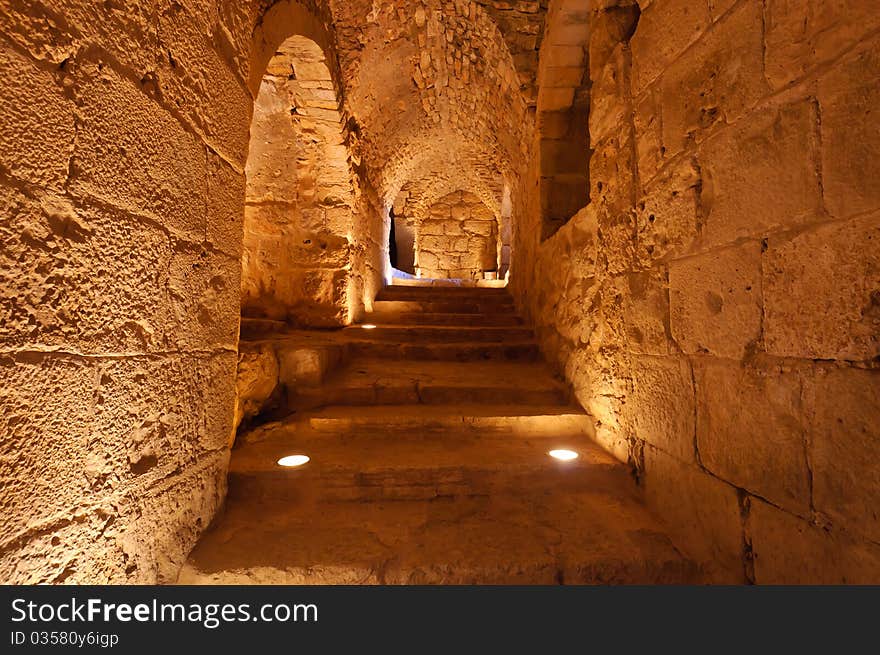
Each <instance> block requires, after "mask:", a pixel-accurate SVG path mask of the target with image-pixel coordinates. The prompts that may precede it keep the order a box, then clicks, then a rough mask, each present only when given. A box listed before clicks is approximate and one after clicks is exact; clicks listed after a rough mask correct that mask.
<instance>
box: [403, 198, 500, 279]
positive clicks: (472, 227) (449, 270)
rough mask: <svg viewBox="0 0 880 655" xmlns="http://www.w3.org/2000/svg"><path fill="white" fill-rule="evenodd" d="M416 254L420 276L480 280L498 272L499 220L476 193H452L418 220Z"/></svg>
mask: <svg viewBox="0 0 880 655" xmlns="http://www.w3.org/2000/svg"><path fill="white" fill-rule="evenodd" d="M415 253H416V255H415V256H416V266H417V269H418V271H419V272H420V274H421V277H425V278H456V279H462V280H481V279H483V271H495V270H497V269H498V220H497V219H496V218H495V216H494V214H492V211H491V210H490V209H489V208H488V207H486V205H484V204H483V202H482V201H481V200H480V199H479V198H478V197H477V196H475V195H474V194H473V193H470V192H467V191H456V192H454V193H450V194H448V195H446V196H444V197H443V198H441V199H440V200H438V201H437V202H436V203H434V205H432V206H431V208H430V209H429V210H428V213H427V214H426V215H425V216H424V217H422V218H421V219H420V220H419V221H418V223H417V227H416V238H415Z"/></svg>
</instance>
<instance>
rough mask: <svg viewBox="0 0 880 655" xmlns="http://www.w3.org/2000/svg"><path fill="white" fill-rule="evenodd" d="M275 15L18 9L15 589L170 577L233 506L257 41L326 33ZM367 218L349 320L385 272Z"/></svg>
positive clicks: (10, 124)
mask: <svg viewBox="0 0 880 655" xmlns="http://www.w3.org/2000/svg"><path fill="white" fill-rule="evenodd" d="M279 5H284V7H283V8H282V9H283V11H280V12H279V14H278V15H276V16H274V17H273V20H272V21H271V29H269V30H266V29H262V28H260V29H255V26H256V25H257V22H258V18H259V17H260V14H261V12H262V11H264V9H265V8H264V7H263V6H262V5H261V4H260V3H258V2H243V3H219V4H218V3H213V2H206V1H202V0H184V2H180V3H179V2H151V1H150V2H147V1H139V0H136V1H134V2H126V3H125V4H124V6H123V5H122V4H121V3H116V2H103V3H95V2H84V1H81V0H74V1H66V2H55V1H54V0H49V1H46V2H41V3H37V2H31V1H30V0H25V1H23V2H15V3H10V2H0V26H2V30H0V32H2V35H0V84H2V88H3V90H4V91H3V93H2V94H0V122H2V124H3V130H2V131H0V198H2V200H0V203H2V210H0V211H2V221H0V240H2V247H0V262H2V263H0V323H2V325H3V331H2V338H0V369H2V378H3V396H2V398H0V435H2V438H0V508H2V511H0V580H2V581H4V582H12V583H25V582H30V583H36V582H48V583H57V582H91V583H100V582H140V583H151V582H156V581H169V580H174V579H175V578H176V575H177V571H178V568H179V566H180V564H181V562H182V561H183V558H184V557H185V556H186V554H187V553H188V551H189V550H190V549H191V547H192V546H193V544H194V543H195V541H196V539H197V538H198V536H199V534H200V533H201V531H202V530H203V529H205V528H206V527H207V526H208V525H209V523H210V522H211V520H212V518H213V517H214V515H215V513H216V511H217V510H218V508H219V507H220V505H221V503H222V501H223V497H224V494H225V487H226V468H227V463H228V457H229V450H228V445H229V442H230V438H231V436H232V427H233V425H232V424H233V411H234V403H235V373H236V363H237V349H238V330H239V316H240V310H241V295H240V294H241V284H240V278H241V265H242V235H243V218H244V216H245V210H244V200H245V163H246V159H247V152H248V143H249V133H248V132H249V127H250V124H251V115H252V110H253V105H254V98H255V96H256V93H257V90H258V87H259V80H260V79H261V78H262V76H263V73H264V72H265V69H266V68H265V67H266V62H267V61H268V59H269V58H270V57H268V56H266V57H264V56H263V55H262V54H261V52H260V48H259V47H258V46H254V42H255V40H256V41H259V44H263V45H264V46H265V48H266V49H268V50H270V51H271V53H274V52H275V49H276V47H277V46H278V45H279V44H280V43H281V42H282V41H283V40H284V39H285V38H286V37H288V36H290V35H291V34H295V33H303V34H304V35H305V36H309V37H310V38H312V37H315V38H317V33H318V32H320V29H321V28H322V26H323V29H325V30H326V25H327V24H328V23H329V20H327V19H326V16H325V15H324V14H322V13H321V11H320V8H319V7H317V6H314V3H311V2H308V1H307V2H306V3H305V5H308V6H302V7H300V6H299V5H298V6H297V7H292V6H291V5H290V4H289V3H279ZM273 30H274V31H277V32H278V34H277V35H276V34H275V33H274V32H273ZM259 44H258V45H259ZM252 78H253V79H252ZM253 80H256V84H252V81H253ZM355 205H356V207H357V211H359V212H363V216H364V219H363V220H361V221H360V222H359V224H358V225H356V226H353V227H352V243H353V245H352V247H351V255H350V257H351V259H350V262H351V266H350V281H349V284H350V288H351V290H352V292H351V294H350V296H349V300H348V304H349V308H348V309H349V312H350V313H351V315H356V314H357V312H358V311H363V299H364V298H367V297H368V298H370V299H371V298H372V297H373V296H374V295H375V291H376V289H377V288H378V286H379V285H380V284H381V274H382V271H381V262H380V261H379V255H380V247H379V245H378V241H380V240H381V236H370V237H366V236H365V235H366V234H367V233H369V234H371V235H373V234H376V233H377V232H378V230H376V229H375V223H376V221H377V220H379V221H380V220H381V219H380V218H379V215H378V212H375V213H374V212H372V211H371V210H372V208H374V207H376V206H377V205H378V199H377V198H376V195H375V193H374V192H371V191H370V190H369V188H367V187H366V186H365V187H364V189H362V190H361V191H360V192H359V194H358V196H357V198H356V199H355ZM374 217H375V218H374Z"/></svg>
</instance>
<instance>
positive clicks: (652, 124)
mask: <svg viewBox="0 0 880 655" xmlns="http://www.w3.org/2000/svg"><path fill="white" fill-rule="evenodd" d="M632 4H633V3H630V2H625V1H621V2H613V1H607V0H604V1H603V0H593V1H592V2H591V3H590V8H591V16H590V23H591V36H590V49H589V53H590V75H591V78H592V89H591V95H592V100H591V103H592V104H591V111H590V137H591V142H592V146H593V148H594V149H595V152H594V154H593V156H592V158H591V162H590V177H591V182H592V186H591V200H592V202H591V203H590V205H589V206H588V207H587V208H585V209H584V210H582V211H581V212H579V213H578V214H577V215H576V216H575V217H574V218H573V219H572V220H571V221H569V222H568V223H567V224H566V225H565V226H564V227H563V228H562V229H560V230H559V232H558V233H556V234H555V235H554V236H553V237H552V238H550V239H548V240H546V241H544V242H541V240H540V235H541V229H540V228H541V226H540V224H539V217H540V202H539V199H538V198H537V197H536V194H535V193H534V191H533V190H532V189H533V187H532V186H531V185H530V182H529V180H535V179H537V176H538V175H539V171H538V170H537V168H536V166H535V164H534V161H535V160H534V158H532V162H533V164H532V167H531V170H530V172H529V174H528V175H527V177H526V182H525V186H524V187H520V188H519V190H518V192H517V193H515V195H514V206H515V210H514V216H515V217H516V218H517V221H518V222H517V223H515V241H516V243H515V245H516V248H515V250H514V270H515V272H516V274H517V275H516V276H515V277H514V283H515V290H516V293H517V294H518V297H519V301H520V302H521V303H522V305H523V306H524V307H525V308H526V309H527V311H528V313H529V315H530V316H531V318H532V319H533V320H534V321H535V323H536V324H537V325H538V329H539V332H540V335H541V339H542V343H543V346H544V348H545V349H546V352H547V353H548V355H549V356H550V357H551V358H552V359H553V360H554V361H555V362H556V363H557V364H558V366H559V367H560V369H561V370H564V372H565V374H566V376H567V378H568V379H569V380H570V381H571V382H572V383H573V386H574V387H575V390H576V394H577V397H578V398H579V400H580V401H581V402H582V403H583V404H584V406H585V407H587V408H588V409H589V410H590V411H591V412H592V413H593V414H594V416H595V417H596V419H597V422H598V426H597V427H598V430H597V431H598V435H599V438H600V440H601V441H602V443H603V444H604V445H605V446H606V447H607V448H608V449H609V450H610V451H611V452H613V453H615V454H616V455H617V456H618V457H619V458H620V459H622V460H625V461H629V462H630V463H631V464H632V465H633V467H634V470H635V471H636V473H637V476H638V479H639V481H640V484H641V485H642V486H643V487H644V489H645V492H646V497H647V499H648V502H649V503H650V505H651V506H652V507H653V508H654V509H655V510H656V511H657V512H658V513H659V514H660V515H661V516H662V517H664V518H665V520H666V521H667V522H668V523H669V524H670V525H671V526H673V527H674V528H675V529H676V530H677V531H678V532H679V534H681V535H683V537H684V538H685V541H684V542H683V543H684V544H685V545H688V546H690V547H691V548H692V549H693V550H694V554H695V555H696V556H697V557H699V558H701V559H703V560H704V561H707V562H709V561H711V562H713V563H714V567H713V568H714V573H715V575H716V579H723V580H731V581H743V580H749V581H755V582H758V583H773V582H804V581H810V582H854V581H863V582H864V581H874V582H877V581H878V580H880V538H878V537H880V515H878V513H877V511H876V507H877V506H878V505H880V496H878V494H880V477H878V468H877V466H876V460H877V458H878V455H880V433H878V426H880V370H878V368H877V360H878V355H880V310H878V307H880V304H878V293H880V249H878V247H877V244H878V240H880V192H878V189H880V187H878V186H877V184H876V179H877V178H878V173H880V171H878V170H877V167H878V165H880V164H878V162H880V132H878V130H877V121H876V118H875V117H874V114H875V113H876V106H877V104H878V102H880V87H878V85H877V82H876V80H877V79H878V74H880V35H878V31H877V30H878V27H880V14H878V13H877V11H876V6H875V3H873V2H871V1H869V0H853V1H851V2H843V3H841V2H833V1H830V0H810V1H808V2H795V1H786V0H766V2H760V1H758V0H739V1H735V0H727V1H724V2H720V1H717V0H716V1H713V0H708V1H703V0H652V1H651V2H641V3H639V4H640V5H641V7H640V9H641V16H640V17H639V20H638V25H637V29H636V31H635V33H634V35H633V36H632V39H631V40H627V39H620V38H618V37H619V36H620V35H621V34H623V35H625V34H626V33H627V31H628V30H627V29H625V28H626V25H623V28H622V27H621V23H620V19H621V17H622V16H624V17H625V16H626V15H627V13H629V14H630V15H633V14H632V12H630V11H629V10H630V9H631V8H632V7H631V5H632ZM551 12H552V8H551ZM635 15H637V14H635ZM550 29H552V26H551V27H550ZM542 56H543V54H542ZM539 136H540V135H537V137H539ZM535 147H537V146H535Z"/></svg>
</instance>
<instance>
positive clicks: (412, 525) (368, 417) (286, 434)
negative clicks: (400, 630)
mask: <svg viewBox="0 0 880 655" xmlns="http://www.w3.org/2000/svg"><path fill="white" fill-rule="evenodd" d="M343 337H344V340H345V343H346V348H347V352H348V357H349V358H348V361H347V364H346V365H345V366H343V367H342V368H340V369H339V370H337V371H336V372H334V373H333V374H331V375H329V376H328V377H327V378H326V379H325V380H324V382H323V384H321V385H320V386H316V387H311V388H309V387H306V388H303V389H298V390H297V392H296V394H293V395H290V396H289V397H288V399H287V402H288V404H289V407H288V409H289V411H290V414H289V416H288V417H287V418H286V419H284V420H283V421H280V422H275V423H272V424H268V425H265V426H262V427H259V428H256V429H254V430H252V431H250V432H247V433H245V434H243V435H240V437H239V441H238V443H237V446H236V448H235V449H234V450H233V456H232V461H231V465H230V474H229V495H228V498H227V504H226V509H225V511H224V513H223V515H222V516H220V517H219V518H218V520H217V521H216V523H215V525H213V526H212V528H211V529H210V530H209V531H208V532H207V533H206V534H205V535H204V537H203V538H202V540H201V542H200V543H199V544H198V545H197V547H196V548H195V549H194V551H193V552H192V554H191V556H190V559H189V561H188V562H187V564H186V565H185V567H184V568H183V570H182V572H181V575H180V579H179V581H180V582H181V583H187V584H197V583H248V584H254V583H269V584H319V583H339V584H359V583H376V584H397V583H403V584H450V583H458V584H473V583H479V584H557V583H571V584H582V583H678V582H693V581H695V580H696V579H697V576H696V570H695V567H694V566H693V565H692V563H691V562H689V561H688V560H687V558H685V557H683V556H682V554H681V553H680V552H679V551H678V550H677V549H676V547H675V546H674V545H673V543H672V542H671V541H670V539H669V538H668V537H667V535H666V534H665V533H664V531H663V530H662V528H660V527H659V526H658V524H657V523H656V522H655V521H654V519H653V518H652V517H651V516H650V515H649V514H648V513H647V512H646V511H645V509H644V508H643V506H642V505H641V503H640V500H639V496H638V491H637V489H636V487H635V485H634V483H633V481H632V479H631V477H630V476H629V473H628V471H627V469H626V468H625V467H624V466H622V465H621V464H619V463H618V462H616V461H615V460H614V459H613V458H611V457H610V456H609V455H608V454H607V453H605V452H604V451H602V450H601V449H600V448H599V447H597V446H596V445H595V443H594V442H593V441H592V436H593V424H592V419H591V417H589V416H588V415H587V414H585V413H584V411H583V410H582V409H581V408H580V407H578V406H577V405H576V404H574V403H573V402H572V401H571V398H570V394H569V391H568V389H567V388H566V386H565V385H564V384H563V383H562V381H560V380H559V379H557V378H555V377H554V376H553V374H552V373H551V371H550V370H549V369H548V368H547V367H546V365H545V364H544V363H543V362H542V361H541V359H540V355H539V351H538V349H537V346H536V344H535V341H534V336H533V335H532V333H531V331H530V330H529V329H528V328H526V327H524V326H523V323H522V320H521V319H520V318H519V317H518V316H517V315H516V313H515V310H514V307H513V303H512V301H511V298H510V296H509V294H508V293H507V292H506V290H505V289H491V288H489V289H480V288H467V289H462V288H455V287H439V288H437V287H435V288H419V287H411V286H407V287H388V288H386V289H384V290H383V291H382V292H381V293H380V295H379V296H378V298H377V301H376V302H375V305H374V312H373V313H372V314H370V315H368V316H367V317H366V318H365V319H364V321H363V323H362V324H361V325H357V326H352V327H349V328H346V329H345V330H343ZM559 448H565V449H570V450H574V451H576V452H577V453H578V454H579V457H578V458H577V459H576V460H574V461H569V462H561V461H557V460H555V459H552V458H551V457H549V456H548V454H547V453H548V451H550V450H552V449H559ZM292 454H304V455H308V456H309V457H310V458H311V460H310V461H309V462H308V463H307V464H306V465H304V466H302V467H299V468H293V469H285V468H282V467H280V466H278V465H277V464H276V462H277V461H278V459H279V458H281V457H283V456H286V455H292Z"/></svg>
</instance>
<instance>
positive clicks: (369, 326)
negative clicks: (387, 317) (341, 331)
mask: <svg viewBox="0 0 880 655" xmlns="http://www.w3.org/2000/svg"><path fill="white" fill-rule="evenodd" d="M361 327H362V328H363V329H365V330H375V329H376V326H375V325H373V324H372V323H364V324H363V325H361Z"/></svg>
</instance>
